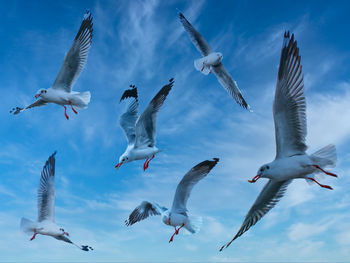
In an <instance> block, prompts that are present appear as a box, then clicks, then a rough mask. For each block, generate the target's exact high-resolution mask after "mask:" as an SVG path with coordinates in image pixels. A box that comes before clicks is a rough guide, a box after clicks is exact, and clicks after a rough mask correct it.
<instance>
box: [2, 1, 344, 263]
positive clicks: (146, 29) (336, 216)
mask: <svg viewBox="0 0 350 263" xmlns="http://www.w3.org/2000/svg"><path fill="white" fill-rule="evenodd" d="M0 3H1V6H2V8H1V9H0V24H1V26H0V34H1V36H2V37H1V41H0V68H1V72H0V83H1V86H0V92H1V103H0V122H1V129H0V146H1V147H0V255H1V257H0V262H346V261H349V259H350V250H349V245H350V223H349V222H350V213H349V207H350V194H349V188H350V178H349V176H348V174H349V172H350V153H349V152H348V149H349V147H350V107H349V103H350V51H349V47H350V35H349V34H348V29H349V17H348V16H349V15H348V14H349V10H350V3H349V2H347V1H332V2H330V1H204V0H194V1H175V0H170V1H161V0H149V1H138V0H134V1H126V0H124V1H50V2H49V1H39V0H38V1H0ZM87 9H89V10H90V11H91V13H92V16H93V21H94V36H93V41H92V47H91V49H90V53H89V57H88V60H87V65H86V67H85V69H84V70H83V72H82V74H81V75H80V77H79V79H78V80H77V82H76V84H75V86H74V90H76V91H90V92H91V95H92V98H91V102H90V104H89V106H88V108H87V109H85V110H81V111H79V113H78V115H75V114H73V113H72V111H70V110H69V111H68V114H69V116H70V120H69V121H67V120H66V119H65V117H64V109H63V107H61V106H58V105H48V106H45V107H40V108H35V109H31V110H28V111H24V112H23V113H21V114H19V115H16V116H14V115H11V114H10V113H9V110H10V109H11V108H13V107H15V106H24V105H28V104H30V103H32V102H33V101H34V95H35V92H36V91H37V90H38V89H41V88H49V87H50V86H51V85H52V84H53V82H54V80H55V78H56V75H57V73H58V71H59V69H60V67H61V64H62V61H63V58H64V55H65V53H66V52H67V51H68V49H69V48H70V46H71V44H72V41H73V39H74V37H75V34H76V33H77V30H78V28H79V26H80V23H81V20H82V18H83V15H84V13H85V10H87ZM177 9H179V10H181V11H182V12H183V13H184V15H185V16H186V18H187V19H188V20H189V21H190V22H191V23H192V24H193V25H194V26H195V27H196V28H197V29H198V30H199V32H200V33H201V34H202V35H203V36H204V37H205V38H206V40H207V41H208V43H209V44H210V45H211V47H212V49H214V50H215V51H218V52H221V53H223V56H224V58H223V64H224V65H225V67H226V68H227V70H228V71H229V72H230V73H231V75H232V76H233V77H234V79H235V80H236V81H237V83H238V85H239V87H240V89H241V90H242V92H243V95H244V97H245V99H246V100H247V102H248V103H249V104H250V106H251V107H252V109H253V112H252V113H251V112H248V111H246V110H244V109H242V108H240V107H239V106H238V105H237V104H236V103H235V102H234V100H233V99H232V98H231V97H230V96H229V95H228V94H227V92H226V91H225V90H224V89H223V88H222V87H221V86H220V84H219V83H218V82H217V80H216V78H215V76H214V75H213V74H210V75H208V76H204V75H203V74H200V73H199V72H198V71H196V70H195V68H194V67H193V61H194V60H195V59H198V58H200V54H199V53H198V51H197V50H196V49H195V47H194V46H193V45H192V43H191V41H190V39H189V37H188V36H187V34H186V33H185V31H184V29H183V28H182V25H181V23H180V22H179V20H178V17H177ZM285 30H290V31H291V32H292V33H294V34H295V38H296V40H297V41H298V46H299V48H300V54H301V63H302V65H303V73H304V82H305V95H306V101H307V124H308V134H307V140H306V142H307V144H308V146H309V148H308V153H313V152H314V151H316V150H317V149H319V148H321V147H323V146H326V145H327V144H330V143H333V144H335V145H336V147H337V154H338V162H337V166H336V168H334V169H332V172H334V173H336V174H338V175H339V178H333V177H325V178H324V180H323V181H322V183H325V184H329V185H331V186H332V187H333V188H334V190H333V191H329V190H327V189H323V188H320V187H318V186H317V185H315V184H313V185H309V184H308V183H306V182H305V180H295V181H294V182H293V183H292V184H291V185H290V186H289V187H288V190H287V193H286V195H285V196H284V198H283V199H282V200H281V201H280V202H279V203H278V204H277V206H276V207H275V208H274V209H272V210H271V211H270V212H269V213H268V214H267V215H266V216H265V217H264V218H263V219H262V220H261V221H260V222H258V223H257V224H256V225H255V226H254V227H252V228H251V229H250V230H249V231H248V232H246V233H245V234H244V235H243V236H241V237H240V238H238V239H237V240H236V241H234V242H233V243H232V244H231V246H230V247H229V248H228V249H226V250H224V251H223V252H219V248H220V247H221V245H223V244H225V243H226V242H227V241H229V240H230V239H231V238H232V237H233V235H234V234H235V233H236V232H237V231H238V229H239V227H240V225H241V224H242V222H243V219H244V216H245V215H246V213H247V212H248V210H249V209H250V207H251V205H252V204H253V202H254V201H255V199H256V197H257V196H258V194H259V192H260V190H261V189H262V187H263V186H264V184H265V182H266V179H261V180H259V181H258V182H257V183H255V184H249V183H248V182H247V180H248V179H251V178H252V177H253V176H255V175H256V171H257V170H258V169H259V167H260V166H261V165H263V164H265V163H268V162H271V161H272V160H273V159H274V157H275V138H274V126H273V117H272V102H273V96H274V89H275V83H276V77H277V70H278V63H279V56H280V50H281V46H282V40H283V33H284V31H285ZM172 77H173V78H174V79H175V85H174V87H173V89H172V90H171V92H170V93H169V96H168V97H167V99H166V101H165V103H164V105H163V107H162V108H161V109H160V112H159V114H158V122H157V146H158V148H160V149H162V150H163V152H161V153H159V154H158V155H157V156H156V157H155V159H154V160H152V161H151V163H150V167H149V168H148V170H147V171H146V172H144V171H143V169H142V168H143V161H135V162H132V163H128V164H125V165H123V166H122V167H121V168H120V169H119V170H118V171H116V169H115V168H114V166H115V164H116V163H117V162H118V159H119V156H120V155H121V154H122V153H123V152H124V150H125V147H126V139H125V136H124V134H123V131H122V129H121V128H120V126H119V121H118V120H119V116H120V115H121V114H122V113H123V111H124V109H125V105H124V104H123V103H120V104H119V99H120V97H121V95H122V93H123V91H124V90H125V89H127V88H128V87H129V85H130V84H134V85H136V86H137V87H138V92H139V101H140V111H142V110H143V109H144V108H145V107H146V106H147V104H148V103H149V101H150V100H151V99H152V98H153V96H154V95H155V94H156V93H157V92H158V90H159V89H160V88H161V87H162V86H163V85H165V84H167V83H168V80H169V79H170V78H172ZM56 150H57V155H56V210H55V219H56V223H57V224H58V225H60V226H62V227H63V228H64V229H65V230H66V231H67V232H69V233H70V236H71V239H72V240H73V241H74V242H76V243H77V244H88V245H90V246H92V247H93V248H94V249H95V250H94V251H92V252H88V253H87V252H84V251H81V250H79V249H77V248H76V247H74V246H71V245H69V244H67V243H64V242H60V241H58V240H56V239H54V238H51V237H48V236H40V235H39V236H37V237H36V239H35V240H33V241H29V238H30V237H28V236H26V235H25V234H24V233H22V232H21V231H20V229H19V223H20V219H21V217H26V218H30V219H32V220H36V218H37V207H36V192H37V188H38V184H39V179H40V172H41V170H42V167H43V165H44V164H45V161H46V160H47V158H48V157H49V156H50V155H51V154H52V153H53V152H54V151H56ZM213 157H218V158H220V162H219V163H218V165H217V166H216V167H215V168H214V169H213V170H212V171H211V173H210V174H209V175H208V176H207V177H206V178H205V179H203V180H202V181H201V182H199V183H198V184H197V185H196V186H195V187H194V189H193V191H192V194H191V197H190V199H189V202H188V205H187V207H188V209H189V213H190V214H191V215H196V216H202V217H203V225H202V229H201V231H200V232H199V233H198V234H195V235H186V234H184V233H181V231H180V234H179V235H178V236H176V237H175V239H174V242H173V243H171V244H169V243H168V240H169V238H170V236H171V235H172V233H173V231H174V230H173V228H170V227H168V226H166V225H164V224H163V223H161V221H160V217H156V216H154V217H150V218H148V219H146V220H144V221H142V222H139V223H137V224H135V225H133V226H131V227H126V226H125V224H124V221H125V219H127V217H128V215H129V214H130V213H131V211H132V210H133V209H134V208H135V207H136V206H137V205H139V204H140V203H141V202H142V201H143V200H148V201H154V202H157V203H159V204H161V205H163V206H167V207H170V206H171V203H172V198H173V195H174V192H175V189H176V186H177V183H178V182H179V181H180V180H181V178H182V176H183V175H184V174H185V173H186V172H187V171H188V170H189V169H190V168H191V167H193V166H194V165H196V164H197V163H199V162H201V161H203V160H207V159H211V158H213Z"/></svg>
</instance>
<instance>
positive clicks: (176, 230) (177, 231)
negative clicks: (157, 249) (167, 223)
mask: <svg viewBox="0 0 350 263" xmlns="http://www.w3.org/2000/svg"><path fill="white" fill-rule="evenodd" d="M184 226H185V224H182V225H181V226H180V227H179V228H178V229H176V228H175V234H176V235H178V234H179V231H180V229H181V228H183V227H184Z"/></svg>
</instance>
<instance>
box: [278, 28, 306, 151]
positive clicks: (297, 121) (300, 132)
mask: <svg viewBox="0 0 350 263" xmlns="http://www.w3.org/2000/svg"><path fill="white" fill-rule="evenodd" d="M273 116H274V121H275V136H276V158H281V157H288V156H292V155H297V154H304V153H305V151H306V149H307V146H306V144H305V137H306V101H305V96H304V82H303V73H302V66H301V64H300V55H299V48H298V47H297V42H296V41H295V40H294V35H292V36H291V37H289V32H288V33H285V35H284V41H283V47H282V52H281V60H280V65H279V69H278V79H277V85H276V92H275V99H274V103H273Z"/></svg>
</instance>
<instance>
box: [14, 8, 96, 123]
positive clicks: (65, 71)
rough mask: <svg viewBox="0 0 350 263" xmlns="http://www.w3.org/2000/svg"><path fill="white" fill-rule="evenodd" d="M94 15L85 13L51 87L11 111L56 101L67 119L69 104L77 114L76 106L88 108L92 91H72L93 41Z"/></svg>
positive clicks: (16, 111) (17, 111)
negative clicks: (24, 104) (30, 102)
mask: <svg viewBox="0 0 350 263" xmlns="http://www.w3.org/2000/svg"><path fill="white" fill-rule="evenodd" d="M92 25H93V23H92V16H91V13H90V12H89V11H87V12H86V13H85V15H84V19H83V21H82V23H81V26H80V28H79V31H78V34H77V35H76V37H75V39H74V42H73V45H72V46H71V48H70V50H69V51H68V53H67V54H66V56H65V58H64V61H63V65H62V67H61V70H60V72H59V73H58V75H57V78H56V80H55V82H54V83H53V85H52V87H51V88H48V89H40V90H38V92H37V94H36V95H35V98H36V99H37V101H35V102H34V103H32V104H30V105H29V106H27V107H25V108H20V107H16V108H13V109H12V110H11V111H10V113H12V112H13V113H14V114H15V115H16V114H19V113H20V112H22V111H24V110H27V109H31V108H34V107H38V106H44V105H46V104H48V103H56V104H58V105H61V106H63V107H64V115H65V116H66V118H67V120H68V119H69V117H68V115H67V107H66V105H69V106H70V107H71V108H72V110H73V112H74V113H75V114H78V112H77V110H76V109H75V108H74V107H76V108H80V109H83V108H86V107H87V105H88V104H89V102H90V97H91V95H90V92H89V91H86V92H75V91H72V87H73V86H74V83H75V82H76V80H77V79H78V77H79V75H80V73H81V72H82V70H83V68H84V66H85V64H86V61H87V57H88V53H89V49H90V46H91V43H92V31H93V29H92Z"/></svg>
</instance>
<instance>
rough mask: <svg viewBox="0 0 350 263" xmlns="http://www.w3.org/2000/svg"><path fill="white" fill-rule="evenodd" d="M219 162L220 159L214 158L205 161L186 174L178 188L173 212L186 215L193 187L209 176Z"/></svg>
mask: <svg viewBox="0 0 350 263" xmlns="http://www.w3.org/2000/svg"><path fill="white" fill-rule="evenodd" d="M218 162H219V159H218V158H214V159H213V161H209V160H206V161H203V162H201V163H199V164H197V165H196V166H194V167H193V168H192V169H191V170H190V171H189V172H187V173H186V174H185V176H184V177H183V178H182V180H181V181H180V183H179V184H178V186H177V188H176V192H175V196H174V201H173V205H172V207H171V212H175V213H179V214H186V212H187V208H186V204H187V200H188V198H189V197H190V194H191V191H192V189H193V187H194V186H195V184H197V183H198V182H199V181H200V180H202V179H203V178H204V177H205V176H207V174H208V173H209V172H210V171H211V169H213V168H214V166H215V165H216V164H217V163H218Z"/></svg>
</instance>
